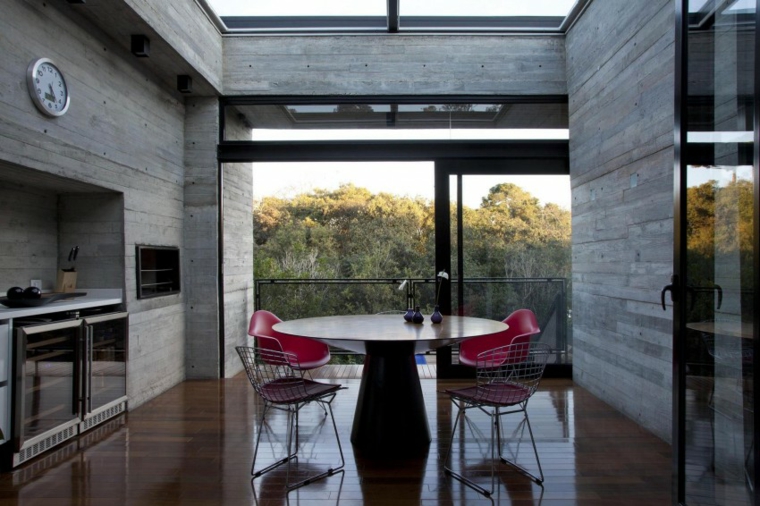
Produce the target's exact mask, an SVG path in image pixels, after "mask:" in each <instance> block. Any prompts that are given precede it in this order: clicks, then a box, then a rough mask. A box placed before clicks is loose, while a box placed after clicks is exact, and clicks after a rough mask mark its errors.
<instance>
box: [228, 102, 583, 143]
mask: <svg viewBox="0 0 760 506" xmlns="http://www.w3.org/2000/svg"><path fill="white" fill-rule="evenodd" d="M568 138H569V133H568V116H567V104H566V103H546V104H539V103H535V104H525V103H521V104H506V103H501V104H499V103H490V104H488V103H472V104H446V103H437V104H431V103H426V104H390V103H389V104H276V105H235V106H227V107H225V139H226V140H254V141H273V140H292V141H298V140H387V139H420V140H421V139H438V140H441V139H442V140H452V139H456V140H459V139H475V140H477V139H560V140H564V139H568Z"/></svg>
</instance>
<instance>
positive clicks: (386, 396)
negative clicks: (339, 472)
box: [273, 315, 508, 457]
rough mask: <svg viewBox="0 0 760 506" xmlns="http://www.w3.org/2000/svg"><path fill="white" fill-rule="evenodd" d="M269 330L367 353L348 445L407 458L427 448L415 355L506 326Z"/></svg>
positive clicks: (362, 320) (391, 319)
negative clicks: (351, 444) (350, 443)
mask: <svg viewBox="0 0 760 506" xmlns="http://www.w3.org/2000/svg"><path fill="white" fill-rule="evenodd" d="M273 328H274V330H275V331H277V332H280V333H283V334H289V335H293V336H300V337H308V338H311V339H316V340H318V341H321V342H324V343H326V344H328V345H330V346H334V347H338V348H343V349H345V350H349V351H353V352H355V353H359V354H363V355H365V359H364V368H363V370H362V379H361V384H360V387H359V397H358V401H357V405H356V411H355V414H354V421H353V428H352V430H351V442H352V443H353V445H354V449H355V450H358V451H359V453H360V454H366V455H385V456H392V457H405V456H410V455H416V454H420V453H422V452H425V451H427V449H428V447H429V445H430V427H429V425H428V420H427V413H426V410H425V400H424V398H423V395H422V387H421V385H420V378H419V374H418V373H417V363H416V361H415V354H418V353H424V352H426V351H429V350H433V349H435V348H438V347H441V346H448V345H451V344H454V343H457V342H459V341H462V340H465V339H469V338H472V337H479V336H485V335H491V334H496V333H500V332H503V331H505V330H507V328H508V326H507V324H506V323H503V322H500V321H496V320H488V319H484V318H474V317H468V316H444V319H443V322H441V323H438V324H434V323H431V322H430V321H429V320H426V321H425V322H423V323H421V324H416V323H409V322H406V321H404V319H403V317H402V316H401V315H352V316H324V317H316V318H303V319H298V320H290V321H284V322H281V323H277V324H276V325H274V327H273ZM473 378H474V372H473Z"/></svg>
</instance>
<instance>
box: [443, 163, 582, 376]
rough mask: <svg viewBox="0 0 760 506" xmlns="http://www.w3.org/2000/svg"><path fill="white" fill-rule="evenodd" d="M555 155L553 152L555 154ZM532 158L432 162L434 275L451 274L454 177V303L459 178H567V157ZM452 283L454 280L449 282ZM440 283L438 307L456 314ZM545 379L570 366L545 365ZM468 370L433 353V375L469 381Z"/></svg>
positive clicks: (460, 253)
mask: <svg viewBox="0 0 760 506" xmlns="http://www.w3.org/2000/svg"><path fill="white" fill-rule="evenodd" d="M555 155H556V153H555ZM535 156H536V157H535V158H533V157H531V158H524V157H519V156H510V157H504V158H477V159H476V158H451V159H439V160H436V161H435V178H434V179H435V272H440V271H441V270H444V269H445V270H446V272H449V273H452V272H454V270H452V268H451V253H452V251H451V250H452V248H451V244H452V241H451V240H452V237H451V228H452V227H451V225H452V223H451V213H450V194H451V186H450V180H451V177H452V176H456V177H457V212H456V220H457V223H456V230H457V232H458V234H459V236H458V237H457V241H456V244H457V256H456V258H457V261H458V263H459V265H458V266H457V269H456V272H457V275H458V279H457V280H456V281H457V289H458V296H457V300H459V301H462V300H464V279H463V277H464V268H463V259H464V241H463V238H462V235H461V234H462V230H463V225H464V224H463V212H462V176H498V175H504V176H513V175H535V176H538V175H569V174H570V165H569V154H568V156H566V157H564V158H563V157H561V156H541V155H540V154H536V155H535ZM452 281H454V280H453V279H452ZM452 284H453V283H443V284H441V287H440V299H439V301H438V302H439V305H440V308H441V312H442V313H443V314H459V313H460V311H459V308H457V309H456V311H455V310H454V308H452V306H451V285H452ZM549 365H551V367H549V366H547V372H546V375H547V376H561V377H571V376H572V364H549ZM472 374H473V373H472V368H471V367H466V366H462V365H459V364H454V363H453V360H452V349H451V347H450V346H445V347H443V348H438V349H437V350H436V376H437V377H438V378H442V379H448V378H472Z"/></svg>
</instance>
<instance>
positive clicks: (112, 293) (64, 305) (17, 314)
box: [0, 288, 123, 320]
mask: <svg viewBox="0 0 760 506" xmlns="http://www.w3.org/2000/svg"><path fill="white" fill-rule="evenodd" d="M75 292H79V293H82V292H84V293H86V294H87V295H82V296H80V297H74V298H71V299H64V300H57V301H53V302H50V303H49V304H45V305H43V306H35V307H20V308H8V307H5V306H3V305H2V304H0V320H10V319H13V318H22V317H26V316H36V315H41V314H45V313H57V312H59V311H76V310H78V309H86V308H91V307H97V306H109V305H112V304H121V303H122V302H123V295H122V291H121V290H120V289H117V288H95V289H86V288H83V289H81V290H75Z"/></svg>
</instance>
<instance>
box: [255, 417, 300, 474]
mask: <svg viewBox="0 0 760 506" xmlns="http://www.w3.org/2000/svg"><path fill="white" fill-rule="evenodd" d="M269 408H270V406H269V405H265V406H264V410H263V411H262V412H261V419H260V420H259V433H258V434H257V435H256V446H255V448H254V449H253V462H252V463H251V476H253V478H254V479H256V478H258V477H259V476H261V475H263V474H266V473H268V472H269V471H271V470H272V469H275V468H277V467H280V466H281V465H283V464H285V463H286V462H290V461H291V460H292V459H293V458H294V457H295V456H296V455H295V454H294V453H290V452H289V450H290V446H288V453H287V456H286V457H284V458H282V459H280V460H278V461H277V462H275V463H273V464H270V465H269V466H267V467H265V468H264V469H260V470H258V471H256V457H257V456H258V453H259V446H260V444H261V433H262V432H264V418H265V417H266V413H267V411H269Z"/></svg>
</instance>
